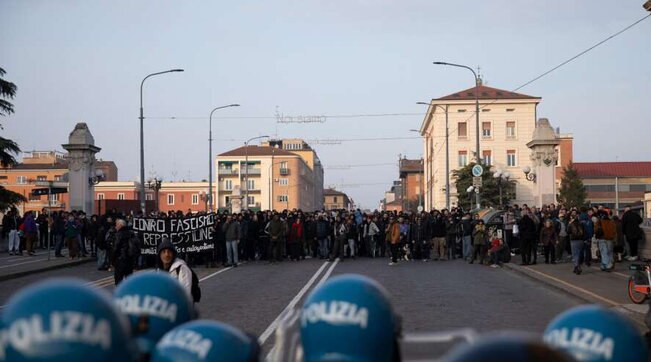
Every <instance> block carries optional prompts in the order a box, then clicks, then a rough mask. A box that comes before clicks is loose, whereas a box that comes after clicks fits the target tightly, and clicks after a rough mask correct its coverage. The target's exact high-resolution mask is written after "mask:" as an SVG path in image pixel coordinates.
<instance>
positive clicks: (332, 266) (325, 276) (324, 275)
mask: <svg viewBox="0 0 651 362" xmlns="http://www.w3.org/2000/svg"><path fill="white" fill-rule="evenodd" d="M338 263H339V259H337V260H335V262H334V263H332V265H330V268H328V271H327V272H326V273H325V274H323V277H321V280H319V282H318V283H317V285H316V286H315V287H314V289H316V288H318V287H319V286H320V285H321V284H323V282H325V281H326V280H327V279H328V277H330V274H332V270H333V269H334V268H335V266H337V264H338Z"/></svg>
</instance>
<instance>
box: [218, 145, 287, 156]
mask: <svg viewBox="0 0 651 362" xmlns="http://www.w3.org/2000/svg"><path fill="white" fill-rule="evenodd" d="M247 148H248V151H247ZM247 152H248V155H249V157H251V156H253V157H255V156H271V155H274V156H297V155H296V154H294V153H292V152H289V151H285V150H283V149H281V148H275V147H261V146H242V147H239V148H236V149H233V150H230V151H226V152H224V153H222V154H220V155H219V156H222V157H244V156H246V155H247ZM297 157H298V156H297Z"/></svg>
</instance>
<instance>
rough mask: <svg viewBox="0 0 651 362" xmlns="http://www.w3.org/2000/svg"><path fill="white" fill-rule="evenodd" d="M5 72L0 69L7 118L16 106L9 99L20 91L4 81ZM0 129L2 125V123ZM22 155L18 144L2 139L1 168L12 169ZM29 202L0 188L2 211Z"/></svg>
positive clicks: (0, 99)
mask: <svg viewBox="0 0 651 362" xmlns="http://www.w3.org/2000/svg"><path fill="white" fill-rule="evenodd" d="M5 73H6V72H5V70H4V69H3V68H0V116H2V117H6V116H8V115H10V114H12V113H14V105H13V104H12V103H11V102H9V100H8V99H14V97H15V96H16V90H17V89H18V88H17V87H16V85H15V84H14V83H11V82H9V81H6V80H4V79H3V77H4V75H5ZM0 128H2V124H1V123H0ZM18 153H20V147H18V144H17V143H16V142H14V141H12V140H10V139H8V138H4V137H0V166H2V167H11V166H13V165H15V164H16V163H17V161H16V157H15V155H18ZM25 201H27V200H26V199H25V197H24V196H23V195H21V194H19V193H16V192H13V191H10V190H7V189H5V188H4V187H3V186H0V211H6V210H7V209H9V208H10V207H12V206H15V205H16V204H18V203H20V202H25Z"/></svg>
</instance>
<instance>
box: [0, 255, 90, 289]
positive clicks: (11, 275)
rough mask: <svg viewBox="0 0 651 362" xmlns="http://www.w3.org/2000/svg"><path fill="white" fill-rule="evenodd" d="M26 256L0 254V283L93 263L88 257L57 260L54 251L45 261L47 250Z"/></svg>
mask: <svg viewBox="0 0 651 362" xmlns="http://www.w3.org/2000/svg"><path fill="white" fill-rule="evenodd" d="M26 255H27V253H23V256H20V255H9V254H7V253H2V254H0V281H3V280H9V279H15V278H19V277H22V276H25V275H30V274H36V273H41V272H44V271H48V270H54V269H60V268H67V267H71V266H75V265H80V264H84V263H88V262H92V261H95V259H93V258H90V257H87V258H79V259H75V260H70V259H69V258H67V257H65V258H57V257H55V256H54V251H52V252H51V254H50V260H47V257H48V255H47V250H43V249H38V250H37V252H36V255H34V256H26Z"/></svg>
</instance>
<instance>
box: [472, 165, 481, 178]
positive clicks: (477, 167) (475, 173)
mask: <svg viewBox="0 0 651 362" xmlns="http://www.w3.org/2000/svg"><path fill="white" fill-rule="evenodd" d="M483 174H484V168H483V167H481V165H474V166H472V175H473V176H475V177H479V176H481V175H483Z"/></svg>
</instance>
